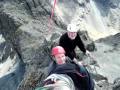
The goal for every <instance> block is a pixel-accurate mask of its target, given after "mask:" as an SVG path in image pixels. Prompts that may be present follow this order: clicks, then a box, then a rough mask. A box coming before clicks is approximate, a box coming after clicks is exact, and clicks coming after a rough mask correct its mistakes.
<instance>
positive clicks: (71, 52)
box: [59, 24, 90, 60]
mask: <svg viewBox="0 0 120 90" xmlns="http://www.w3.org/2000/svg"><path fill="white" fill-rule="evenodd" d="M77 32H78V28H77V26H76V25H74V24H69V25H68V26H67V32H66V33H64V34H63V35H62V36H61V37H60V40H59V45H60V46H62V47H63V48H64V49H65V51H66V54H65V55H66V56H68V57H69V58H71V59H72V60H76V59H75V58H76V53H75V48H76V46H78V47H79V49H80V50H81V51H82V52H83V53H84V54H86V55H90V52H89V51H88V50H86V49H85V46H84V44H83V42H82V40H81V38H80V36H79V35H78V33H77Z"/></svg>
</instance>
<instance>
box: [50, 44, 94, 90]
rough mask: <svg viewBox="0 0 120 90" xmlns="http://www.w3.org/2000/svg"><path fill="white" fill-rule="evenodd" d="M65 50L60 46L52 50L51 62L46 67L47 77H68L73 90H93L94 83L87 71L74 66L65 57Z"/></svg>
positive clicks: (74, 64) (73, 63)
mask: <svg viewBox="0 0 120 90" xmlns="http://www.w3.org/2000/svg"><path fill="white" fill-rule="evenodd" d="M65 53H66V52H65V50H64V48H63V47H61V46H56V47H53V48H52V56H53V62H52V63H51V64H50V65H49V67H48V69H49V70H48V76H49V75H51V74H65V75H68V76H69V77H70V78H71V79H72V80H73V82H74V85H75V88H76V89H75V90H94V82H93V80H92V79H91V76H90V74H89V73H88V71H87V69H86V68H85V67H83V66H82V65H81V66H80V65H78V64H76V63H75V62H74V61H73V60H71V59H70V58H69V57H67V56H65Z"/></svg>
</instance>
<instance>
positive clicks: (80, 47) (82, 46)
mask: <svg viewBox="0 0 120 90" xmlns="http://www.w3.org/2000/svg"><path fill="white" fill-rule="evenodd" d="M77 45H78V47H79V49H80V50H81V51H82V52H83V53H86V48H85V45H84V43H83V41H82V40H81V38H80V36H79V35H78V34H77Z"/></svg>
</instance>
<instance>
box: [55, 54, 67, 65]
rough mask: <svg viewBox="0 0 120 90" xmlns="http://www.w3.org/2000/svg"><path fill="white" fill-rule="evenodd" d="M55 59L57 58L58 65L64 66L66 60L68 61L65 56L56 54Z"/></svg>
mask: <svg viewBox="0 0 120 90" xmlns="http://www.w3.org/2000/svg"><path fill="white" fill-rule="evenodd" d="M54 57H55V60H56V63H57V64H64V63H65V60H66V56H65V54H56V55H55V56H54Z"/></svg>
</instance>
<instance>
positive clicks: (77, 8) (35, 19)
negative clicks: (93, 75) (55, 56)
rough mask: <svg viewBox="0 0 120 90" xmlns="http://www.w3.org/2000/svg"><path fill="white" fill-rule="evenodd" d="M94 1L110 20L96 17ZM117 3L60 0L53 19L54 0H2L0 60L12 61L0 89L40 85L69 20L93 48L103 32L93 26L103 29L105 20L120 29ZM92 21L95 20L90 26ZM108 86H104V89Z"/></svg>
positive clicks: (28, 89)
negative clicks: (55, 45)
mask: <svg viewBox="0 0 120 90" xmlns="http://www.w3.org/2000/svg"><path fill="white" fill-rule="evenodd" d="M93 2H94V3H93ZM95 3H96V6H97V7H98V9H97V10H99V13H101V16H99V17H100V18H103V19H105V20H106V22H107V23H106V22H105V21H103V22H102V20H101V19H100V18H99V20H98V21H96V19H97V18H93V17H95V15H96V14H95V12H96V9H94V8H95V7H93V6H92V5H95ZM118 3H120V2H119V1H118V0H114V1H112V0H101V1H99V0H94V1H93V0H92V3H91V1H90V0H63V1H61V0H58V2H56V6H55V11H54V16H53V17H52V20H51V19H49V17H50V15H51V10H52V7H53V5H54V2H53V1H50V0H0V34H1V36H2V37H3V38H4V40H3V42H0V56H1V57H0V63H4V64H5V63H6V62H7V61H8V60H9V58H10V60H9V61H10V62H12V64H11V65H12V66H9V67H8V69H6V71H5V72H4V74H3V73H2V75H1V73H0V75H1V78H0V90H32V89H34V88H35V87H36V86H40V85H41V84H42V80H43V79H44V78H45V77H46V71H47V66H48V65H49V63H50V62H51V56H50V50H51V47H52V46H54V44H57V43H58V40H59V37H60V36H61V34H62V33H63V32H65V29H66V27H67V25H68V24H69V23H74V24H77V26H78V27H79V29H80V31H81V32H82V34H80V36H81V37H82V39H83V41H84V43H85V45H86V48H87V49H88V50H90V51H94V49H95V44H94V42H93V41H92V39H94V38H97V37H96V34H97V35H98V36H99V38H100V37H102V35H103V34H101V32H97V31H94V30H97V29H98V28H102V29H103V30H102V31H104V26H102V25H106V24H107V25H108V26H109V27H112V28H115V29H117V30H119V29H120V27H119V26H118V25H119V24H120V22H119V21H120V18H119V13H117V12H119V4H118ZM91 7H93V9H91ZM102 7H105V9H103V8H102ZM93 11H94V14H92V13H93ZM114 12H115V13H114ZM99 15H100V14H99ZM90 17H92V20H91V19H90ZM94 20H95V21H94ZM91 21H93V22H94V23H93V24H92V25H91V26H89V24H90V23H91ZM95 23H100V24H95ZM103 23H105V24H103ZM94 25H96V26H98V28H97V27H96V26H94ZM107 25H106V27H107ZM86 26H88V27H86ZM90 27H94V28H90ZM88 29H89V30H88ZM85 30H88V31H87V32H86V31H85ZM99 30H100V29H99ZM99 30H98V31H99ZM113 31H114V30H113ZM89 36H90V38H91V39H90V38H89ZM86 37H87V40H86ZM93 37H94V38H93ZM118 37H119V35H118ZM94 40H96V39H94ZM9 64H10V63H9ZM0 69H1V70H2V69H3V67H2V68H1V67H0ZM1 70H0V71H1ZM4 75H5V76H4ZM98 78H100V77H98ZM100 80H103V79H100ZM100 80H99V81H100ZM96 81H97V80H96ZM6 82H7V83H6ZM97 82H98V81H97ZM101 82H102V81H101ZM101 82H98V83H99V85H98V89H97V90H99V89H100V90H101V85H104V84H101ZM103 83H106V84H105V85H106V86H107V85H108V84H109V82H108V81H105V82H104V81H103ZM3 84H4V85H3ZM96 85H97V84H96ZM106 86H105V87H104V88H103V89H102V90H105V88H106ZM107 88H111V87H107ZM106 90H107V89H106ZM108 90H110V89H108ZM115 90H117V89H115Z"/></svg>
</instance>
